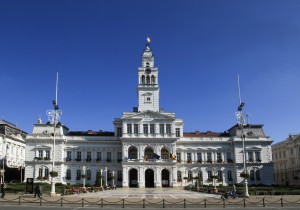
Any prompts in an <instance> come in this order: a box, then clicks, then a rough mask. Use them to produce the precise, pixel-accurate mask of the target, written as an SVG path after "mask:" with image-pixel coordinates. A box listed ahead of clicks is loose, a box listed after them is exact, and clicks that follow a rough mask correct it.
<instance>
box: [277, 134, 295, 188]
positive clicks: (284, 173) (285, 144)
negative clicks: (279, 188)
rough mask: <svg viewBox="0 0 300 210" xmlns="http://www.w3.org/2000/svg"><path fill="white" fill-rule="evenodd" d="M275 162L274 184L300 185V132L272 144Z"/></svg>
mask: <svg viewBox="0 0 300 210" xmlns="http://www.w3.org/2000/svg"><path fill="white" fill-rule="evenodd" d="M272 153H273V163H274V179H275V182H274V184H276V185H287V186H288V185H291V186H299V185H300V181H299V179H300V134H294V135H292V134H291V135H289V137H288V138H287V139H286V140H284V141H282V142H279V143H277V144H274V145H272Z"/></svg>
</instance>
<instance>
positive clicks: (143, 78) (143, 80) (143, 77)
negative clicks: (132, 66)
mask: <svg viewBox="0 0 300 210" xmlns="http://www.w3.org/2000/svg"><path fill="white" fill-rule="evenodd" d="M142 84H145V76H144V75H143V76H142Z"/></svg>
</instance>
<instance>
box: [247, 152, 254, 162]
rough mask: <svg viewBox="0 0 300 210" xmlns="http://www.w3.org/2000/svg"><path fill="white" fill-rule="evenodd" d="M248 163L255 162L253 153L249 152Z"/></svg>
mask: <svg viewBox="0 0 300 210" xmlns="http://www.w3.org/2000/svg"><path fill="white" fill-rule="evenodd" d="M248 161H249V162H253V152H248Z"/></svg>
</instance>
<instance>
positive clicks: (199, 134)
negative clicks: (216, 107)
mask: <svg viewBox="0 0 300 210" xmlns="http://www.w3.org/2000/svg"><path fill="white" fill-rule="evenodd" d="M224 136H229V134H228V133H227V132H223V133H220V132H212V131H206V132H200V131H195V132H185V133H183V137H224Z"/></svg>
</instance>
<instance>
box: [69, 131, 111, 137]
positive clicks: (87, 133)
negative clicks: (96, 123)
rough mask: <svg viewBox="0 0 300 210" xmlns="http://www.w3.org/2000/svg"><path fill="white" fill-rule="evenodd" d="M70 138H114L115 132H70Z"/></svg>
mask: <svg viewBox="0 0 300 210" xmlns="http://www.w3.org/2000/svg"><path fill="white" fill-rule="evenodd" d="M68 136H114V132H111V131H101V130H100V131H92V130H88V131H70V132H69V133H68Z"/></svg>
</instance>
